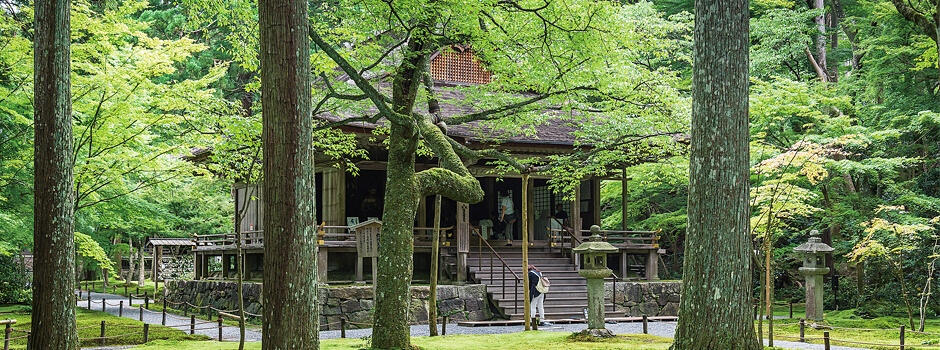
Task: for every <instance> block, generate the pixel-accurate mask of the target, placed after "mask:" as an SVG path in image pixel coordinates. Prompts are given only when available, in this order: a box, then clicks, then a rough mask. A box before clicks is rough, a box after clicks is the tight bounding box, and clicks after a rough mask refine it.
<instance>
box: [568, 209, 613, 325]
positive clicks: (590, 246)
mask: <svg viewBox="0 0 940 350" xmlns="http://www.w3.org/2000/svg"><path fill="white" fill-rule="evenodd" d="M600 231H601V228H600V227H599V226H597V225H594V226H591V237H590V238H588V241H587V242H584V243H581V245H579V246H578V247H577V248H574V252H575V253H577V254H581V256H583V257H584V267H583V268H581V270H579V271H578V274H579V275H581V276H582V277H584V278H587V284H588V315H587V319H588V329H585V330H584V331H583V332H582V333H583V334H587V335H592V336H595V337H612V336H613V334H612V333H611V332H610V330H607V329H606V328H604V278H607V277H610V276H611V275H612V274H613V271H611V270H610V269H608V268H607V254H612V253H616V252H617V248H615V247H614V246H612V245H610V243H607V242H604V239H603V238H602V237H601V235H600Z"/></svg>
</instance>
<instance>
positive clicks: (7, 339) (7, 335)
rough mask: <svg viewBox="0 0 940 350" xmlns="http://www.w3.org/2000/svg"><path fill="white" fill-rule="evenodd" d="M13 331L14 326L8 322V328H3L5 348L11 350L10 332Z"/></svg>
mask: <svg viewBox="0 0 940 350" xmlns="http://www.w3.org/2000/svg"><path fill="white" fill-rule="evenodd" d="M12 331H13V326H12V325H10V324H9V323H7V326H6V329H4V330H3V350H10V332H12Z"/></svg>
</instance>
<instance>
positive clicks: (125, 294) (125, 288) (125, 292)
mask: <svg viewBox="0 0 940 350" xmlns="http://www.w3.org/2000/svg"><path fill="white" fill-rule="evenodd" d="M124 296H130V294H127V286H126V285H125V286H124Z"/></svg>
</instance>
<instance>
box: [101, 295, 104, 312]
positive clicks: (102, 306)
mask: <svg viewBox="0 0 940 350" xmlns="http://www.w3.org/2000/svg"><path fill="white" fill-rule="evenodd" d="M104 300H105V299H104V298H101V312H104Z"/></svg>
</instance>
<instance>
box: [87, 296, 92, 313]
mask: <svg viewBox="0 0 940 350" xmlns="http://www.w3.org/2000/svg"><path fill="white" fill-rule="evenodd" d="M87 309H88V310H91V292H88V308H87Z"/></svg>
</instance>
